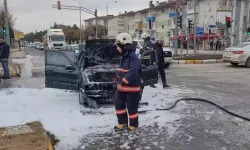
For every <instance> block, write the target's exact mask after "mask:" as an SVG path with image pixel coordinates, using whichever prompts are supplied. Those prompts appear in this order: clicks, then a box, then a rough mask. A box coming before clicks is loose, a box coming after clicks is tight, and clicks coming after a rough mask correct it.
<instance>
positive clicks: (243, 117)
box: [138, 98, 250, 121]
mask: <svg viewBox="0 0 250 150" xmlns="http://www.w3.org/2000/svg"><path fill="white" fill-rule="evenodd" d="M180 101H199V102H204V103H208V104H211V105H213V106H215V107H217V108H219V109H221V110H223V111H224V112H226V113H228V114H230V115H232V116H234V117H237V118H240V119H243V120H245V121H250V118H248V117H245V116H242V115H239V114H237V113H235V112H232V111H230V110H228V109H226V108H224V107H222V106H220V105H218V104H216V103H214V102H211V101H209V100H206V99H202V98H182V99H179V100H177V101H175V102H174V103H173V105H172V106H170V107H168V108H156V109H155V110H142V111H138V113H139V114H143V113H147V112H152V111H167V110H171V109H173V108H175V107H176V106H177V104H178V103H179V102H180Z"/></svg>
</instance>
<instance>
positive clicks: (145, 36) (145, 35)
mask: <svg viewBox="0 0 250 150" xmlns="http://www.w3.org/2000/svg"><path fill="white" fill-rule="evenodd" d="M148 37H149V35H148V34H147V33H145V32H144V33H142V34H141V38H143V39H146V38H148Z"/></svg>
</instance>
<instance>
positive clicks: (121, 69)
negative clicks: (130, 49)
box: [119, 68, 128, 72]
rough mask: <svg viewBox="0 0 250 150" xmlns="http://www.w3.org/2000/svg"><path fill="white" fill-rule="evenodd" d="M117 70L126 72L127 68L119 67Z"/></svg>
mask: <svg viewBox="0 0 250 150" xmlns="http://www.w3.org/2000/svg"><path fill="white" fill-rule="evenodd" d="M119 71H120V72H128V70H127V69H123V68H120V69H119Z"/></svg>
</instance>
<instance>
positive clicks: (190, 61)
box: [172, 59, 224, 64]
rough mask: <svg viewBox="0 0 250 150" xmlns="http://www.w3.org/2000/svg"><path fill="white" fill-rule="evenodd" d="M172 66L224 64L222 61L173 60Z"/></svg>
mask: <svg viewBox="0 0 250 150" xmlns="http://www.w3.org/2000/svg"><path fill="white" fill-rule="evenodd" d="M172 63H173V64H215V63H224V61H223V59H208V60H173V62H172Z"/></svg>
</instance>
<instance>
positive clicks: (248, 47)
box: [223, 42, 250, 68]
mask: <svg viewBox="0 0 250 150" xmlns="http://www.w3.org/2000/svg"><path fill="white" fill-rule="evenodd" d="M223 61H225V62H229V63H230V64H231V65H233V66H238V65H245V66H246V67H248V68H250V42H244V43H242V44H239V45H238V46H235V47H229V48H226V49H225V51H224V53H223Z"/></svg>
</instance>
